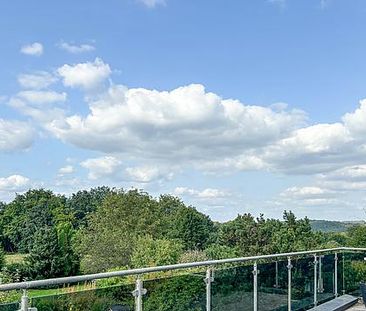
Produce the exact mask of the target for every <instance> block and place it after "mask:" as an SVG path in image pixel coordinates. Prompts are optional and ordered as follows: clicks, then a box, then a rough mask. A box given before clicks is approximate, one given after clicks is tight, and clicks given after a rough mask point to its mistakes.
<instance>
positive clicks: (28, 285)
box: [0, 247, 366, 291]
mask: <svg viewBox="0 0 366 311" xmlns="http://www.w3.org/2000/svg"><path fill="white" fill-rule="evenodd" d="M340 251H343V252H344V251H354V252H357V251H366V248H354V247H336V248H328V249H318V250H310V251H302V252H291V253H280V254H270V255H258V256H249V257H239V258H228V259H219V260H208V261H199V262H190V263H181V264H174V265H166V266H157V267H148V268H139V269H131V270H121V271H113V272H104V273H94V274H85V275H79V276H69V277H61V278H52V279H45V280H36V281H28V282H18V283H8V284H1V285H0V291H8V290H20V289H32V288H38V287H43V286H53V285H61V284H70V283H78V282H87V281H94V280H100V279H106V278H112V277H122V276H131V275H143V274H148V273H152V272H163V271H170V270H179V269H188V268H197V267H208V266H215V265H221V264H228V263H241V262H247V261H256V260H261V259H271V258H286V257H295V256H302V255H316V254H323V253H329V252H340Z"/></svg>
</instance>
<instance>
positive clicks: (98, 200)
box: [66, 186, 115, 227]
mask: <svg viewBox="0 0 366 311" xmlns="http://www.w3.org/2000/svg"><path fill="white" fill-rule="evenodd" d="M114 192H115V190H113V189H111V188H109V187H105V186H103V187H97V188H92V189H90V190H89V191H87V190H80V191H78V192H76V193H73V194H72V195H71V197H70V198H68V199H67V200H66V207H67V208H68V209H70V210H71V211H72V212H73V214H74V219H75V227H80V226H85V225H86V223H87V217H88V216H89V215H90V214H92V213H93V212H95V211H96V210H97V209H98V207H99V206H101V205H102V203H103V201H104V199H105V198H106V197H107V196H108V195H110V194H112V193H114Z"/></svg>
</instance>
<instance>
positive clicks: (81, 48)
mask: <svg viewBox="0 0 366 311" xmlns="http://www.w3.org/2000/svg"><path fill="white" fill-rule="evenodd" d="M57 46H58V47H59V48H60V49H62V50H65V51H67V52H69V53H72V54H80V53H84V52H91V51H94V50H95V47H94V46H93V45H91V44H86V43H83V44H80V45H76V44H71V43H67V42H63V41H62V42H60V43H59V44H57Z"/></svg>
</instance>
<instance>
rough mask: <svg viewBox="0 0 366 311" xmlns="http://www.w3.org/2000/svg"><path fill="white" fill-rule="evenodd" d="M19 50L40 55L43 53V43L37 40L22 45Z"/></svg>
mask: <svg viewBox="0 0 366 311" xmlns="http://www.w3.org/2000/svg"><path fill="white" fill-rule="evenodd" d="M20 52H21V53H23V54H26V55H33V56H41V55H42V54H43V45H42V44H41V43H39V42H34V43H31V44H27V45H23V46H22V47H21V49H20Z"/></svg>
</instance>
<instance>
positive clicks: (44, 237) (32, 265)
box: [25, 227, 78, 279]
mask: <svg viewBox="0 0 366 311" xmlns="http://www.w3.org/2000/svg"><path fill="white" fill-rule="evenodd" d="M63 230H64V228H62V229H60V230H59V231H57V230H56V228H52V227H48V228H47V227H45V228H43V229H41V230H38V231H37V233H36V235H35V237H34V243H33V247H32V249H31V252H30V254H29V256H28V257H26V259H25V262H26V266H27V269H28V273H29V276H30V277H31V278H32V279H36V278H51V277H59V276H65V275H71V274H75V273H76V272H77V268H78V267H77V261H75V260H74V259H73V253H71V252H70V247H69V246H68V244H69V243H70V242H69V241H68V242H66V241H65V240H69V237H65V232H64V231H63ZM66 234H67V233H66ZM65 245H66V246H65Z"/></svg>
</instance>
